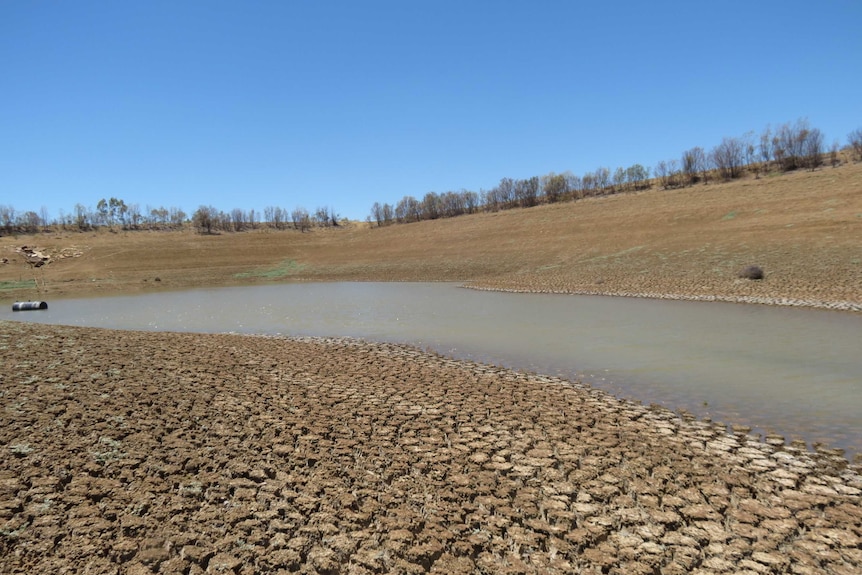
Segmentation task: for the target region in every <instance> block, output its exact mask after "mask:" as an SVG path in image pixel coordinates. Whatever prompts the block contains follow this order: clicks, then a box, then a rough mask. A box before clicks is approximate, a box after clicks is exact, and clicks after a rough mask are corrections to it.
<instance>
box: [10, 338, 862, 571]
mask: <svg viewBox="0 0 862 575" xmlns="http://www.w3.org/2000/svg"><path fill="white" fill-rule="evenodd" d="M0 328H2V329H0V361H2V363H3V365H4V367H5V369H4V372H3V373H2V375H0V378H2V399H3V407H4V411H3V426H2V428H0V431H2V438H0V443H2V444H3V445H4V447H5V449H6V450H7V455H6V457H5V458H4V459H3V463H2V468H0V489H2V491H0V502H2V505H0V522H2V527H3V529H2V531H0V550H2V553H0V566H2V567H3V570H4V572H9V573H25V572H26V573H31V572H57V571H61V570H62V569H64V568H66V569H73V570H75V571H84V570H88V571H89V572H93V573H114V572H117V569H118V568H120V567H121V568H122V570H123V571H124V572H130V573H153V572H182V573H204V572H233V573H245V572H248V573H252V572H265V571H270V572H277V571H278V570H279V569H281V570H284V571H285V572H290V571H299V572H307V573H327V572H355V573H394V572H398V573H414V572H415V573H420V572H432V573H433V572H438V573H443V572H445V573H465V574H466V573H475V572H487V573H570V572H575V571H578V570H581V571H586V572H597V573H598V572H625V573H652V572H656V571H659V572H663V573H689V572H694V571H698V570H700V571H702V572H704V573H707V572H709V573H730V572H740V570H743V571H744V570H748V571H751V572H755V573H760V572H789V571H795V572H800V573H831V572H842V571H844V572H854V571H855V570H858V568H859V567H860V565H862V561H860V556H859V545H860V541H862V532H860V530H862V477H860V475H859V474H858V472H857V469H856V467H854V466H852V465H851V466H848V465H847V461H846V460H845V459H843V458H842V457H839V456H837V455H835V454H829V453H826V452H821V453H818V454H812V453H809V452H808V451H807V450H806V449H805V448H804V447H802V448H800V447H798V446H794V445H784V444H783V443H781V444H776V443H770V442H762V441H760V440H759V439H757V438H752V437H749V436H747V435H746V432H745V431H744V430H740V431H737V433H735V434H729V433H727V431H726V430H725V429H724V428H723V427H717V426H715V425H713V424H709V423H705V422H702V421H698V420H696V419H694V418H688V417H684V416H683V417H681V416H680V415H679V414H676V413H674V412H672V411H668V410H665V409H663V408H659V407H650V406H645V405H638V404H636V403H633V402H629V401H621V400H618V399H615V398H614V397H613V396H611V395H609V394H607V393H604V392H602V391H600V390H597V389H594V388H591V387H589V386H584V385H581V384H578V383H572V382H569V381H566V380H563V379H559V378H555V377H549V376H543V375H529V374H525V373H522V372H517V371H511V370H507V369H503V368H498V367H493V366H489V365H483V364H477V363H472V362H469V361H455V360H452V359H448V358H446V357H443V356H441V355H438V354H434V353H428V352H424V351H422V350H419V349H417V348H415V347H411V346H405V345H399V344H391V343H372V342H364V341H361V340H357V339H350V338H322V337H293V338H291V337H281V336H253V335H241V334H206V333H176V332H161V331H139V330H128V329H126V330H121V331H117V330H110V329H104V328H90V327H70V326H61V325H41V324H38V323H35V322H32V323H29V322H6V321H0Z"/></svg>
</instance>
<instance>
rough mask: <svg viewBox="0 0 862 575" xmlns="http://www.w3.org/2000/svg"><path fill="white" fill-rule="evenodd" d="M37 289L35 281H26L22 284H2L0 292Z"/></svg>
mask: <svg viewBox="0 0 862 575" xmlns="http://www.w3.org/2000/svg"><path fill="white" fill-rule="evenodd" d="M34 287H36V282H35V280H24V281H20V282H0V291H4V290H12V289H28V288H34Z"/></svg>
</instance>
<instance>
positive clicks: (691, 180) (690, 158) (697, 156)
mask: <svg viewBox="0 0 862 575" xmlns="http://www.w3.org/2000/svg"><path fill="white" fill-rule="evenodd" d="M705 169H706V152H704V151H703V148H701V147H700V146H695V147H694V148H691V149H690V150H686V151H685V152H683V153H682V174H683V176H684V177H685V183H687V184H688V185H690V186H692V185H694V184H696V183H697V182H698V181H700V179H701V177H703V173H704V171H705Z"/></svg>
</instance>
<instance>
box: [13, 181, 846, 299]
mask: <svg viewBox="0 0 862 575" xmlns="http://www.w3.org/2000/svg"><path fill="white" fill-rule="evenodd" d="M24 245H27V246H30V247H36V248H38V249H39V250H40V251H41V252H42V253H47V254H53V255H54V257H52V259H51V261H50V263H49V264H48V265H45V266H43V267H42V268H39V269H37V270H31V269H30V268H29V267H28V266H27V264H26V263H24V260H23V258H22V257H21V254H20V253H18V252H17V251H15V250H16V249H20V247H21V246H24ZM62 254H66V255H69V254H72V255H71V256H70V257H64V258H61V257H60V256H61V255H62ZM0 255H2V257H3V258H6V259H7V260H8V261H7V263H5V264H2V265H0V282H2V283H0V288H3V287H5V289H3V290H2V291H0V293H3V294H4V296H3V297H4V299H15V298H22V297H47V296H48V295H49V294H50V295H53V294H100V293H110V292H125V291H135V290H140V289H181V288H187V287H196V286H214V285H236V284H245V283H259V282H273V281H345V280H363V281H365V280H380V281H437V280H456V281H464V282H469V283H470V285H473V286H476V287H486V288H494V289H512V290H524V291H560V292H573V293H574V292H591V293H627V294H644V293H648V294H671V295H679V296H693V297H712V296H721V297H727V298H758V297H768V298H794V299H803V300H817V301H827V302H828V301H832V302H835V301H851V302H857V303H862V164H845V165H843V166H840V167H838V168H834V169H833V168H823V169H820V170H818V171H815V172H807V171H798V172H793V173H789V174H779V175H775V176H770V177H764V178H760V179H755V178H748V179H744V180H739V181H735V182H731V183H726V184H709V185H698V186H695V187H691V188H685V189H679V190H658V189H653V190H649V191H646V192H640V193H634V194H622V195H617V196H608V197H601V198H592V199H586V200H580V201H576V202H567V203H562V204H554V205H544V206H539V207H535V208H529V209H520V210H510V211H503V212H496V213H482V214H476V215H471V216H461V217H458V218H452V219H445V220H434V221H424V222H419V223H413V224H403V225H392V226H389V227H384V228H369V226H368V225H367V224H362V223H354V224H351V225H349V226H346V227H342V228H337V229H315V230H312V231H311V232H309V233H300V232H297V231H292V230H291V231H283V232H275V231H264V230H257V231H252V232H244V233H235V234H222V235H213V236H202V235H199V234H196V233H194V232H193V231H191V230H186V231H182V232H142V231H135V232H118V233H110V232H108V231H104V230H102V231H98V232H95V233H93V232H89V233H78V232H59V233H51V234H41V235H38V236H32V237H17V238H13V237H3V238H0ZM751 264H755V265H759V266H761V267H762V268H763V269H764V271H765V273H766V277H765V279H764V280H762V281H751V280H743V279H740V278H738V277H737V276H738V272H739V271H740V270H741V269H742V268H743V267H745V266H746V265H751ZM34 276H35V278H36V279H37V280H38V281H39V283H40V285H42V284H44V291H42V292H37V291H36V290H35V289H34V288H33V287H32V279H33V278H34ZM157 278H158V280H159V281H156V280H157ZM27 285H30V287H22V286H27Z"/></svg>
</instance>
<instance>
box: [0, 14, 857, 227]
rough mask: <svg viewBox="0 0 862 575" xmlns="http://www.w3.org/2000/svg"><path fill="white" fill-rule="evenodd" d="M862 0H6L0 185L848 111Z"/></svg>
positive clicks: (94, 191) (68, 197)
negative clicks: (647, 0) (672, 0)
mask: <svg viewBox="0 0 862 575" xmlns="http://www.w3.org/2000/svg"><path fill="white" fill-rule="evenodd" d="M860 62H862V3H860V2H858V0H826V1H823V2H817V3H813V2H811V1H810V0H809V1H807V2H800V1H795V0H783V1H772V0H763V1H756V2H750V1H727V2H691V1H677V2H669V1H661V0H657V1H651V2H643V1H630V2H623V1H616V2H614V1H606V2H597V1H596V2H578V1H574V0H572V1H542V0H536V1H531V2H528V1H526V0H524V1H517V2H516V1H508V0H496V1H488V0H476V1H466V0H460V1H449V0H439V1H430V0H429V1H422V0H400V1H380V0H363V1H338V2H332V1H325V0H321V1H315V2H312V1H310V0H309V1H302V2H300V1H293V2H289V1H286V0H285V1H274V0H273V1H249V2H239V1H235V2H225V1H220V0H205V1H204V0H201V1H192V0H183V1H176V0H171V1H158V0H150V1H146V2H117V1H107V0H106V1H101V2H92V1H69V2H59V1H58V2H47V1H44V2H43V1H36V0H33V1H27V2H16V1H11V0H7V1H0V73H2V75H0V86H2V89H0V204H5V205H11V206H13V207H14V208H15V209H16V210H17V211H18V212H22V211H28V210H32V211H35V212H37V213H38V212H39V211H40V210H41V209H42V207H43V206H44V207H47V209H48V212H49V213H50V214H51V216H52V217H56V216H57V215H58V214H59V213H60V211H61V210H62V211H64V212H65V213H67V214H68V213H70V212H71V211H72V210H73V207H74V206H75V204H78V203H80V204H83V205H85V206H88V207H91V208H95V206H96V203H97V202H98V201H99V200H100V199H102V198H110V197H117V198H120V199H123V200H124V201H125V202H126V203H127V204H133V203H134V204H138V205H139V206H140V208H141V210H142V211H145V210H146V208H147V207H148V206H149V207H153V208H155V207H159V206H163V207H166V208H169V207H178V208H181V209H183V210H185V211H186V212H187V213H191V212H193V211H194V210H195V209H196V208H197V207H198V206H200V205H212V206H215V207H216V208H218V209H220V210H224V211H226V212H228V211H230V210H232V209H233V208H242V209H244V210H249V209H255V210H257V211H259V212H262V210H263V209H264V208H265V207H266V206H279V207H283V208H285V209H287V210H292V209H293V208H295V207H298V206H301V207H305V208H306V209H308V210H309V211H313V210H314V209H316V208H317V207H323V206H329V207H331V208H332V209H334V210H335V211H336V212H337V213H338V214H340V215H342V216H346V217H349V218H351V219H362V220H364V219H365V218H366V217H367V216H368V214H369V212H370V207H371V205H372V204H373V203H374V202H375V201H379V202H381V203H384V202H389V203H392V204H394V203H396V202H397V201H398V200H399V199H401V198H402V197H403V196H405V195H413V196H415V197H417V198H421V197H422V196H423V195H424V194H425V193H426V192H429V191H435V192H445V191H449V190H461V189H468V190H475V191H479V190H481V189H489V188H492V187H493V186H495V185H496V184H497V182H499V180H500V178H502V177H512V178H526V177H531V176H541V175H543V174H546V173H548V172H551V171H553V172H563V171H566V170H570V171H572V172H574V173H575V174H578V175H581V174H583V173H584V172H587V171H592V170H595V169H596V168H598V167H602V166H606V167H608V168H610V169H611V170H613V169H614V168H616V167H618V166H623V167H626V166H629V165H632V164H634V163H640V164H643V165H645V166H648V167H652V166H654V165H655V164H656V163H657V162H659V161H661V160H668V159H672V158H679V157H680V155H681V153H682V151H683V150H685V149H688V148H691V147H693V146H702V147H704V148H705V149H707V150H709V149H710V148H711V147H713V146H714V145H716V144H718V143H719V142H720V141H721V138H722V137H724V136H741V135H743V134H744V133H745V132H748V131H752V130H753V131H755V132H756V133H757V134H759V133H760V132H762V131H763V129H764V128H765V127H766V126H767V125H769V124H771V125H773V126H774V125H777V124H782V123H785V122H793V121H795V120H797V119H798V118H807V119H808V121H809V122H810V124H811V125H812V126H813V127H816V128H819V129H820V130H822V131H823V132H824V134H825V136H826V143H827V145H829V144H831V143H832V142H833V140H836V139H837V140H839V141H840V143H841V144H842V145H844V144H845V143H846V137H847V134H848V133H849V132H850V131H852V130H854V129H856V128H859V127H862V73H860V70H862V64H860Z"/></svg>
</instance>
